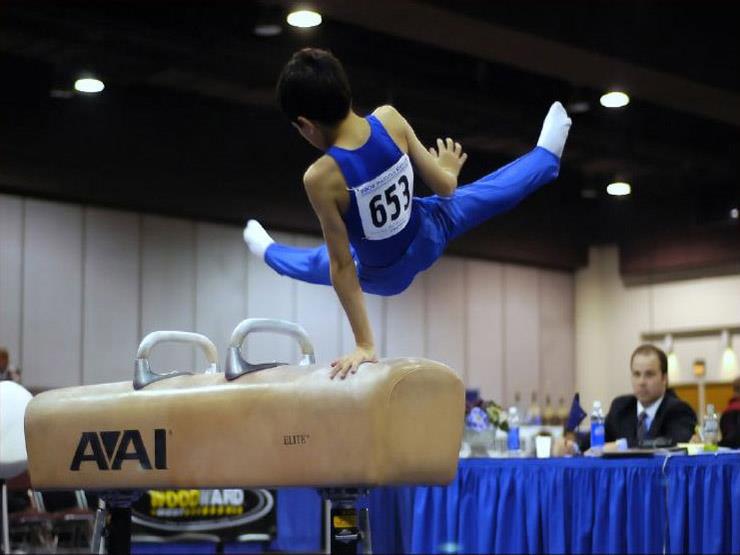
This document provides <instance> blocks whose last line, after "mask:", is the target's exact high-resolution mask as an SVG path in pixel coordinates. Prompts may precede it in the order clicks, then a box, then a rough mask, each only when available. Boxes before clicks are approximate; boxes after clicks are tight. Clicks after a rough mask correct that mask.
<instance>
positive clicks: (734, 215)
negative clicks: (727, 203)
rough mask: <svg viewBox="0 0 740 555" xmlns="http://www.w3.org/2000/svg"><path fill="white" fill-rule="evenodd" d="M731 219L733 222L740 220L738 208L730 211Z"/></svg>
mask: <svg viewBox="0 0 740 555" xmlns="http://www.w3.org/2000/svg"><path fill="white" fill-rule="evenodd" d="M730 218H732V219H733V220H737V219H738V218H740V210H738V209H737V208H733V209H732V210H730Z"/></svg>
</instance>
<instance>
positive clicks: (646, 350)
mask: <svg viewBox="0 0 740 555" xmlns="http://www.w3.org/2000/svg"><path fill="white" fill-rule="evenodd" d="M637 355H642V356H649V355H654V356H656V357H657V358H658V362H660V371H661V373H663V374H667V373H668V357H667V356H666V355H665V353H664V352H663V351H662V349H659V348H658V347H656V346H655V345H651V344H650V343H645V344H644V345H640V346H639V347H637V349H635V350H634V352H633V353H632V356H631V357H630V368H632V361H634V360H635V357H636V356H637Z"/></svg>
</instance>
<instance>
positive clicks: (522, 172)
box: [265, 147, 560, 296]
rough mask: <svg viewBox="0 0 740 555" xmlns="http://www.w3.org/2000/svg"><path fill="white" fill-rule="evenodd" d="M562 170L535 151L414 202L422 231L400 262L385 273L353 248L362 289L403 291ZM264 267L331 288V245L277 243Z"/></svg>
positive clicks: (552, 157)
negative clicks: (461, 240) (453, 246)
mask: <svg viewBox="0 0 740 555" xmlns="http://www.w3.org/2000/svg"><path fill="white" fill-rule="evenodd" d="M559 170H560V159H559V158H558V157H557V156H555V155H554V154H553V153H551V152H550V151H548V150H546V149H544V148H542V147H536V148H535V149H534V150H532V151H530V152H528V153H527V154H525V155H524V156H522V157H521V158H517V159H516V160H514V161H513V162H511V163H509V164H507V165H506V166H503V167H502V168H499V169H498V170H496V171H495V172H493V173H490V174H488V175H486V176H485V177H482V178H481V179H479V180H477V181H474V182H473V183H470V184H468V185H463V186H460V187H458V188H457V190H456V191H455V193H454V194H453V195H452V196H450V197H441V196H439V195H432V196H429V197H424V198H420V197H414V200H413V202H414V205H415V206H416V207H417V209H418V210H419V211H420V214H419V216H420V218H419V219H420V222H421V223H420V225H419V231H418V233H417V234H416V237H415V238H414V240H413V241H412V242H411V244H410V245H409V248H408V249H407V250H406V252H405V253H404V254H403V256H402V257H400V258H399V259H398V260H397V261H395V262H393V263H392V264H390V265H388V266H385V267H383V268H377V267H368V266H364V265H363V264H362V261H360V260H358V258H357V256H356V254H355V251H354V249H352V248H351V246H350V249H351V251H352V256H353V258H354V259H355V265H356V266H357V275H358V277H359V280H360V286H361V287H362V290H363V291H365V292H366V293H372V294H374V295H384V296H390V295H397V294H399V293H401V292H403V291H404V290H405V289H406V288H407V287H409V285H411V282H412V281H413V280H414V277H415V276H416V274H418V273H419V272H422V271H424V270H426V269H427V268H429V267H430V266H431V265H432V264H434V262H435V261H436V260H437V259H438V258H439V257H440V256H442V253H443V252H444V250H445V248H446V247H447V243H449V242H450V241H451V240H453V239H455V238H456V237H459V236H460V235H462V234H463V233H465V232H466V231H468V230H470V229H472V228H474V227H475V226H477V225H479V224H481V223H483V222H485V221H486V220H489V219H490V218H492V217H494V216H496V215H498V214H501V213H503V212H506V211H508V210H510V209H512V208H513V207H514V206H516V205H517V204H518V203H519V202H520V201H521V200H522V199H524V198H525V197H526V196H528V195H529V194H531V193H533V192H534V191H536V190H537V189H539V188H540V187H541V186H542V185H544V184H546V183H549V182H550V181H553V180H554V179H555V178H556V177H557V176H558V171H559ZM265 262H267V264H268V265H269V266H270V267H271V268H272V269H273V270H275V271H276V272H277V273H279V274H281V275H285V276H289V277H292V278H295V279H298V280H301V281H305V282H308V283H317V284H321V285H331V277H330V274H329V253H328V251H327V248H326V245H321V246H319V247H314V248H310V247H308V248H306V247H292V246H289V245H283V244H280V243H273V244H272V245H270V246H269V247H268V248H267V250H266V251H265Z"/></svg>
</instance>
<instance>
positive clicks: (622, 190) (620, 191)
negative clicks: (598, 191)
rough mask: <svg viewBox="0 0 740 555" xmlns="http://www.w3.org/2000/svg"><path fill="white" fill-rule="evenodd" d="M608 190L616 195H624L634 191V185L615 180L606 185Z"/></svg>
mask: <svg viewBox="0 0 740 555" xmlns="http://www.w3.org/2000/svg"><path fill="white" fill-rule="evenodd" d="M606 192H607V193H609V194H610V195H612V196H615V197H623V196H624V195H629V194H630V193H631V192H632V187H631V186H630V184H629V183H625V182H624V181H615V182H614V183H609V185H607V186H606Z"/></svg>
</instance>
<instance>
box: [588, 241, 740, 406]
mask: <svg viewBox="0 0 740 555" xmlns="http://www.w3.org/2000/svg"><path fill="white" fill-rule="evenodd" d="M575 311H576V341H575V343H576V388H577V389H578V390H579V391H580V392H581V403H582V405H583V406H584V408H586V409H590V407H591V404H592V402H593V400H595V399H600V400H601V401H602V403H606V404H607V406H608V403H610V402H611V400H612V399H613V398H614V397H615V396H617V395H620V394H623V393H629V392H630V383H629V373H628V372H629V356H630V354H631V352H632V350H633V349H634V348H635V347H636V346H637V345H638V344H639V343H640V337H641V334H643V333H653V332H662V331H666V330H671V331H676V330H685V331H690V330H694V329H706V328H721V327H723V326H727V327H734V328H737V327H739V326H740V275H732V276H722V277H711V278H703V279H691V280H682V281H673V282H665V283H653V284H649V285H635V286H625V285H624V283H623V282H622V279H621V277H620V276H619V257H618V250H617V247H616V246H605V247H594V248H591V249H590V252H589V264H588V267H586V268H585V269H582V270H580V271H578V272H577V273H576V277H575ZM733 347H734V348H735V350H736V352H738V351H740V349H739V347H740V337H738V336H737V335H736V336H734V337H733ZM674 349H675V352H676V354H677V355H678V358H679V363H680V366H681V368H680V372H679V374H678V375H677V376H676V377H675V379H674V380H673V381H674V383H687V382H693V381H694V377H693V375H692V374H691V363H692V362H693V360H694V359H697V358H703V359H705V360H706V363H707V376H706V380H707V381H727V380H728V379H731V377H730V376H725V375H723V374H722V373H721V371H720V364H719V361H720V340H719V335H716V336H711V337H698V338H683V339H682V338H676V339H674Z"/></svg>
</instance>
